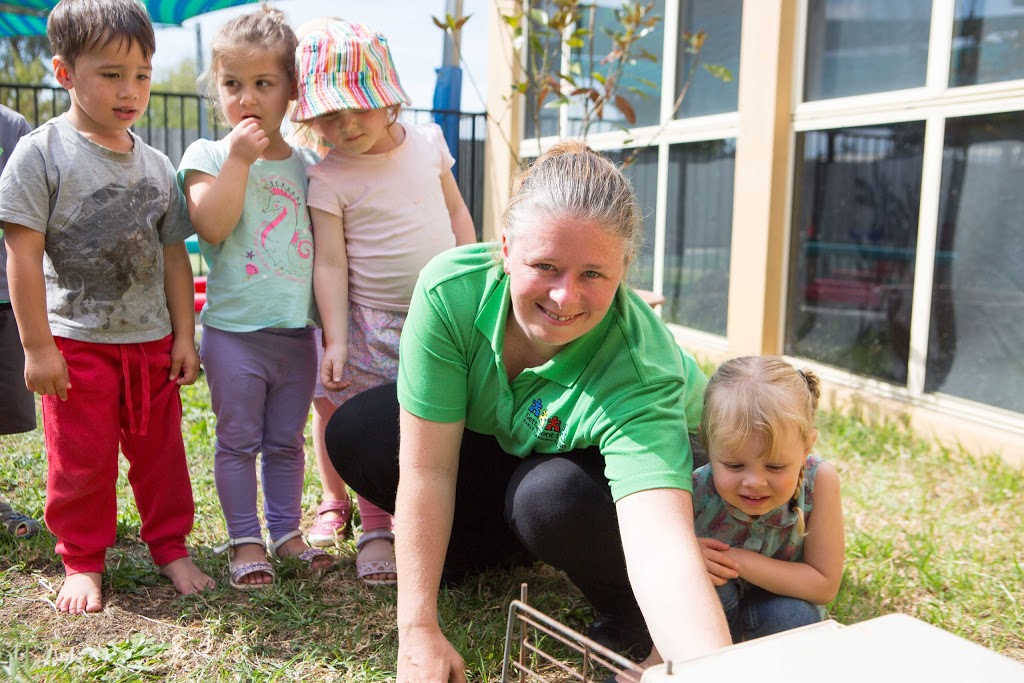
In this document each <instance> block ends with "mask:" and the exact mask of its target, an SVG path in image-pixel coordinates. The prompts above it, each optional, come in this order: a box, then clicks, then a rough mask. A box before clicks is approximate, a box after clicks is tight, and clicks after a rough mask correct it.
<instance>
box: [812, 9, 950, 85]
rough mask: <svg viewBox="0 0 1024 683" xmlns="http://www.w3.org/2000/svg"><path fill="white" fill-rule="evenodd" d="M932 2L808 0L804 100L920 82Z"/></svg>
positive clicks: (922, 79)
mask: <svg viewBox="0 0 1024 683" xmlns="http://www.w3.org/2000/svg"><path fill="white" fill-rule="evenodd" d="M931 14H932V3H931V0H900V2H892V1H891V0H810V2H808V6H807V56H806V59H805V61H806V65H807V67H806V72H805V74H804V100H806V101H812V100H824V99H829V98H832V97H848V96H851V95H863V94H865V93H874V92H883V91H886V90H902V89H904V88H918V87H922V86H923V85H924V84H925V76H926V71H927V65H928V34H929V31H930V28H931V27H930V24H931Z"/></svg>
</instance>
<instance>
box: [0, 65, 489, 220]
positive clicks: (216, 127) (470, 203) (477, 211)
mask: <svg viewBox="0 0 1024 683" xmlns="http://www.w3.org/2000/svg"><path fill="white" fill-rule="evenodd" d="M0 103H2V104H6V105H7V106H8V107H10V108H11V109H14V110H16V111H18V112H20V113H21V115H22V116H24V117H25V118H26V119H28V122H29V123H30V124H31V125H32V127H36V126H38V125H40V124H42V123H44V122H45V121H47V120H49V119H51V118H53V117H55V116H57V115H58V114H61V113H63V112H65V111H67V109H68V107H69V106H70V103H71V99H70V97H69V95H68V93H67V91H66V90H64V89H63V88H61V87H55V86H48V85H26V84H15V83H0ZM438 116H440V117H444V122H445V123H446V124H448V125H445V126H443V127H444V129H445V131H446V134H447V135H449V136H450V135H451V131H453V130H457V131H458V141H459V142H458V152H459V153H458V165H457V167H456V168H455V179H456V180H457V181H458V184H459V190H460V191H461V192H462V197H463V199H465V201H466V206H467V207H469V211H470V214H471V215H472V216H473V225H475V226H476V230H477V235H478V236H479V235H480V233H481V230H482V227H483V204H484V202H483V196H484V195H483V191H484V181H483V179H484V135H485V131H486V129H487V125H486V123H487V122H486V115H485V114H482V113H469V112H460V111H436V112H435V111H431V110H428V109H404V110H403V111H402V120H403V121H408V122H409V123H413V124H422V123H428V122H430V121H432V120H434V119H435V117H438ZM453 118H454V121H453V120H452V119H453ZM453 124H454V125H453ZM134 130H135V133H136V134H137V135H138V136H139V137H141V138H142V139H143V140H145V141H146V143H147V144H149V145H151V146H152V147H155V148H156V149H158V150H160V151H161V152H163V153H164V154H166V155H167V156H168V158H170V160H171V163H172V164H174V165H175V167H177V165H178V162H179V161H181V156H182V154H183V153H184V152H185V149H186V148H187V147H188V146H189V145H191V144H192V143H193V142H195V141H196V140H198V139H199V138H208V139H211V140H217V139H220V138H222V137H224V136H225V135H227V134H228V132H230V130H231V129H230V128H229V127H228V126H227V125H225V124H224V123H223V122H222V121H220V119H219V117H218V116H217V115H216V111H215V108H214V107H212V106H211V105H210V103H209V102H208V101H206V100H205V99H204V98H203V97H200V96H199V95H196V94H195V93H168V92H153V93H151V94H150V99H149V107H148V108H147V109H146V113H145V114H144V115H143V117H142V118H141V119H140V120H139V121H138V123H136V124H135V127H134Z"/></svg>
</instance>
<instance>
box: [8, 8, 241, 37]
mask: <svg viewBox="0 0 1024 683" xmlns="http://www.w3.org/2000/svg"><path fill="white" fill-rule="evenodd" d="M255 1H256V0H147V2H143V3H142V4H143V5H145V6H146V9H147V10H149V16H150V18H151V19H152V20H153V23H154V24H166V25H172V26H177V25H180V24H181V23H182V22H183V21H185V20H186V19H191V18H192V17H195V16H198V15H200V14H206V13H207V12H213V11H216V10H219V9H224V8H226V7H234V6H235V5H244V4H248V3H251V2H255ZM56 4H57V2H56V0H0V8H2V11H0V36H38V35H42V34H44V33H46V14H47V13H48V12H49V11H50V10H51V9H53V7H54V6H55V5H56Z"/></svg>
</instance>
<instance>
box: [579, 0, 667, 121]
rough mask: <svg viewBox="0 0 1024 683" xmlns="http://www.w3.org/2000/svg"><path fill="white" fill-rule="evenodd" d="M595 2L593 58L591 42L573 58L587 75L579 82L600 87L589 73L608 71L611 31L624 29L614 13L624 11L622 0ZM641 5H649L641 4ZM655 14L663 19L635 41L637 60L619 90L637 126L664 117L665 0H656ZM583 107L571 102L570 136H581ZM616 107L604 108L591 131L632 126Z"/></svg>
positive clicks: (621, 81) (584, 16)
mask: <svg viewBox="0 0 1024 683" xmlns="http://www.w3.org/2000/svg"><path fill="white" fill-rule="evenodd" d="M594 4H595V6H596V7H595V11H596V15H595V18H594V34H593V35H592V36H591V39H592V40H593V45H594V50H593V55H594V60H593V62H591V60H590V41H589V40H588V41H587V45H586V46H584V47H583V48H574V49H573V51H572V61H574V62H580V64H581V66H582V73H583V74H584V77H583V78H582V79H581V80H580V83H579V84H580V85H582V86H588V85H592V86H594V87H595V88H598V89H600V88H601V85H600V84H599V83H594V82H593V81H592V80H591V79H590V77H589V75H590V74H591V73H593V72H594V71H597V72H599V73H601V74H602V75H605V74H607V72H608V67H607V65H605V64H603V63H602V60H603V59H604V58H605V57H606V56H607V55H608V53H609V52H611V51H612V39H611V37H610V36H609V35H608V32H609V31H611V32H615V33H619V32H621V31H622V30H623V29H622V25H621V23H620V22H619V20H618V19H617V18H616V16H615V12H616V11H618V10H621V8H622V5H623V3H621V2H618V1H617V0H616V1H613V0H598V1H597V2H596V3H594ZM641 4H646V2H645V3H641ZM651 14H652V15H653V16H657V17H659V18H660V19H661V20H660V21H659V22H658V23H657V24H656V27H655V28H654V30H652V31H651V32H650V33H648V34H647V35H646V36H644V37H642V38H641V39H640V40H638V41H637V42H636V45H635V47H634V49H633V55H634V57H635V59H634V60H633V62H632V63H631V64H627V65H626V67H625V69H624V70H623V72H622V75H621V77H620V79H619V85H618V87H617V92H618V93H619V94H621V95H622V96H623V97H625V98H626V100H627V101H628V102H629V105H630V106H632V107H633V110H634V111H635V112H636V124H635V125H637V126H650V125H654V124H656V123H658V120H659V118H660V116H661V66H662V52H663V48H664V43H665V25H664V24H665V21H664V20H665V0H656V1H655V3H654V8H653V9H652V11H651ZM583 20H584V21H588V20H589V12H586V11H585V12H584V13H583ZM644 51H646V52H647V53H650V56H651V58H650V59H648V58H645V57H644V56H643V53H644ZM583 115H584V112H583V107H582V104H581V100H579V99H578V98H577V99H574V100H573V102H572V104H570V105H569V135H579V134H580V132H581V128H582V121H583ZM630 125H631V124H629V122H628V121H627V120H626V118H625V117H624V116H623V115H622V112H620V111H619V110H618V109H617V108H615V107H614V106H612V105H610V104H609V106H607V107H605V110H604V118H603V120H594V121H593V123H592V124H591V125H590V130H589V132H590V133H598V132H602V131H609V130H618V129H619V128H622V127H623V126H625V127H630Z"/></svg>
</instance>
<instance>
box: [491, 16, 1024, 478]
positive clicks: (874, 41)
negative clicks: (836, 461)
mask: <svg viewBox="0 0 1024 683" xmlns="http://www.w3.org/2000/svg"><path fill="white" fill-rule="evenodd" d="M534 5H536V6H539V7H541V8H544V3H540V2H535V3H534ZM597 5H598V7H599V9H598V10H597V14H596V16H595V21H596V26H597V31H596V34H600V33H601V28H602V26H605V27H614V26H615V22H616V18H615V14H614V8H616V7H619V6H620V5H621V3H619V2H616V1H613V0H599V1H598V2H597ZM515 6H516V3H515V2H510V1H508V0H496V1H495V2H494V3H492V7H491V10H490V16H489V19H488V21H489V34H490V35H489V42H490V45H491V52H490V55H489V64H488V111H489V112H490V114H491V115H492V118H493V122H492V124H491V127H490V129H489V131H488V145H489V147H488V151H487V155H488V156H487V158H488V160H489V163H488V171H487V173H488V177H487V181H486V182H487V190H486V192H485V195H486V200H485V202H486V204H485V207H486V208H485V226H484V230H485V235H489V236H494V235H496V233H497V230H498V229H499V228H498V226H499V225H500V213H501V207H503V205H504V201H505V199H506V198H507V193H508V186H509V182H510V179H511V177H512V175H513V174H514V171H515V168H516V166H517V164H518V162H519V160H520V159H525V158H529V157H532V156H536V154H537V153H538V151H539V150H543V149H544V148H545V147H546V146H549V145H550V144H552V143H553V142H555V141H557V140H558V139H560V138H565V137H571V136H574V135H578V134H579V132H580V119H581V112H580V111H579V107H578V105H575V104H573V103H570V104H567V105H563V106H561V107H557V108H546V109H543V110H541V112H540V115H539V116H536V115H531V114H530V112H531V111H532V109H531V108H530V107H529V106H528V105H527V100H528V99H529V98H528V97H520V96H516V97H510V96H509V93H510V92H511V90H512V84H513V83H515V82H517V81H519V80H520V79H521V78H522V76H521V74H522V73H523V64H524V60H525V59H526V57H524V55H522V54H520V53H518V52H516V50H514V49H513V40H512V37H511V34H510V32H509V30H508V26H507V24H506V22H505V21H504V20H503V19H502V16H501V15H502V14H510V13H512V12H513V11H514V10H515ZM655 12H656V13H657V14H658V15H660V16H661V17H662V21H661V22H659V24H658V26H657V28H656V29H655V30H653V31H652V32H651V33H650V35H648V36H646V37H645V38H644V41H645V43H644V47H645V49H647V50H648V51H649V52H651V53H652V54H653V55H654V57H655V59H654V60H638V61H637V64H636V65H633V66H630V67H629V68H627V70H626V72H625V73H624V75H623V83H624V84H628V85H629V86H630V87H631V92H632V93H633V94H631V95H630V98H631V100H630V101H631V103H632V105H633V108H634V110H635V113H636V124H635V125H632V126H630V127H629V130H628V131H626V130H623V129H622V128H621V125H622V124H623V123H624V122H623V121H621V120H616V117H619V118H620V119H621V115H620V114H618V112H617V111H610V110H609V112H608V113H607V115H606V117H605V120H604V121H601V122H598V123H597V124H595V125H593V126H591V127H590V129H589V132H588V134H587V138H586V139H587V142H588V143H589V144H590V145H591V146H592V147H594V148H595V149H599V150H601V151H603V152H605V153H606V154H608V155H610V156H612V157H613V158H620V159H621V158H626V157H627V156H632V155H634V153H635V159H634V161H633V163H632V164H631V165H630V167H629V169H628V173H629V175H630V176H631V179H632V180H633V183H634V185H635V187H636V189H637V191H638V194H639V196H640V199H641V201H642V203H643V205H644V207H645V214H646V224H645V229H646V244H645V248H644V251H643V253H642V255H641V257H640V259H639V262H638V263H637V264H636V266H635V267H634V269H633V273H632V280H631V283H632V284H633V285H634V286H637V287H641V288H644V289H651V290H654V291H655V292H657V293H659V294H661V295H663V296H664V298H665V303H664V304H663V305H661V306H660V307H659V311H660V313H661V316H662V317H663V319H664V320H665V321H666V322H667V323H668V324H669V325H670V327H671V328H672V329H673V331H674V332H675V333H676V335H677V337H678V339H679V340H680V343H681V344H683V345H684V346H685V347H687V348H688V349H690V350H692V351H693V352H694V353H695V354H697V355H698V356H703V357H705V358H708V359H710V360H716V361H717V360H721V359H724V358H727V357H731V356H736V355H744V354H759V353H779V354H783V355H785V356H787V357H788V358H790V359H791V360H792V361H793V362H794V363H796V364H797V365H798V366H803V367H810V368H812V369H814V370H815V371H817V372H819V374H820V375H821V376H822V377H823V379H824V380H825V382H826V389H827V391H826V395H827V398H828V399H829V400H832V401H836V402H840V403H845V404H849V403H850V402H851V401H858V402H860V404H861V405H862V406H865V407H867V408H868V409H869V410H872V411H873V410H876V409H877V410H879V411H881V412H883V413H885V414H890V415H891V414H902V415H907V416H909V418H910V420H911V422H912V424H913V425H914V427H915V429H916V430H917V431H918V432H919V433H921V434H922V435H925V436H934V437H936V438H938V439H939V440H941V441H943V442H945V443H948V444H956V443H962V444H964V445H965V446H967V447H969V448H971V449H973V450H976V451H989V450H996V451H999V452H1001V453H1002V454H1003V456H1004V457H1006V458H1007V459H1008V460H1010V461H1012V462H1024V354H1022V353H1021V350H1020V347H1021V345H1022V342H1024V1H1022V0H901V1H900V2H891V1H889V0H800V1H797V0H746V1H744V0H657V1H656V2H655ZM699 30H702V31H705V32H706V34H707V38H706V41H705V43H704V47H703V50H702V52H701V54H700V63H698V64H697V65H696V70H695V71H693V73H694V77H693V79H692V81H691V82H690V85H689V88H688V91H687V94H686V96H685V98H684V99H683V102H682V105H681V106H680V107H679V108H678V110H676V109H675V103H676V99H677V96H678V94H679V91H680V89H681V88H682V87H683V85H684V83H685V82H686V80H687V77H688V74H689V73H690V72H691V70H692V69H693V68H694V55H693V54H692V53H691V52H690V51H688V50H687V43H686V41H685V40H681V39H680V36H681V34H683V32H684V31H690V32H696V31H699ZM601 40H607V39H599V40H598V42H597V44H596V46H595V54H596V55H597V56H600V55H601V53H602V43H601ZM527 44H528V43H527ZM535 47H536V46H535ZM603 47H605V51H606V50H607V45H604V46H603ZM562 49H564V50H565V53H564V54H559V55H553V56H552V57H553V58H554V57H558V58H560V59H561V60H562V63H563V64H565V65H568V64H571V63H572V62H580V61H582V62H583V69H582V70H581V72H582V73H583V74H586V73H589V72H590V67H589V65H587V64H586V60H587V58H588V55H585V54H575V53H574V52H573V50H574V49H573V48H571V47H566V48H562ZM595 61H596V60H595ZM703 64H711V65H717V66H718V67H724V68H725V69H726V70H728V71H729V72H730V73H731V74H732V80H731V81H729V82H723V81H722V80H719V79H717V78H715V77H714V76H713V75H712V73H711V71H709V70H707V69H705V68H703ZM595 68H598V65H595ZM712 70H714V69H712ZM719 71H720V70H719ZM644 94H646V97H645V96H643V95H644ZM636 148H640V150H639V151H636Z"/></svg>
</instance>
